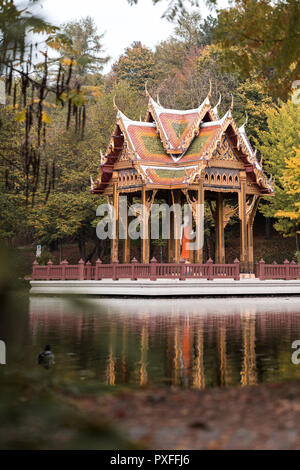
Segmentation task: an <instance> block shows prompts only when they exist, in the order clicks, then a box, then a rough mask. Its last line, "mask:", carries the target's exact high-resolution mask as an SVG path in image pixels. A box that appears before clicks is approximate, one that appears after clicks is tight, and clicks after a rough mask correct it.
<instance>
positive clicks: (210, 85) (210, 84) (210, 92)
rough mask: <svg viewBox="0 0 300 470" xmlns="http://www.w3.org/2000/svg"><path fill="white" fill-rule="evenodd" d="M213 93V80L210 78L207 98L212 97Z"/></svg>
mask: <svg viewBox="0 0 300 470" xmlns="http://www.w3.org/2000/svg"><path fill="white" fill-rule="evenodd" d="M211 94H212V81H211V79H210V80H209V92H208V95H207V98H210V97H211Z"/></svg>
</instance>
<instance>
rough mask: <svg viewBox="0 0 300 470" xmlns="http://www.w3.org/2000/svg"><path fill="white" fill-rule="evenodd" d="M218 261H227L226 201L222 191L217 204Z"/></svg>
mask: <svg viewBox="0 0 300 470" xmlns="http://www.w3.org/2000/svg"><path fill="white" fill-rule="evenodd" d="M216 263H217V264H224V263H225V239H224V202H223V194H222V193H220V192H219V193H217V206H216Z"/></svg>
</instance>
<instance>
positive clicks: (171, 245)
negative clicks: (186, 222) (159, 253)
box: [168, 193, 175, 263]
mask: <svg viewBox="0 0 300 470" xmlns="http://www.w3.org/2000/svg"><path fill="white" fill-rule="evenodd" d="M168 204H169V208H170V207H172V205H173V200H172V195H171V193H169V200H168ZM174 248H175V246H174V213H173V211H171V212H170V237H169V240H168V262H169V263H174V256H175V251H174Z"/></svg>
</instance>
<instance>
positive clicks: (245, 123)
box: [242, 111, 248, 128]
mask: <svg viewBox="0 0 300 470" xmlns="http://www.w3.org/2000/svg"><path fill="white" fill-rule="evenodd" d="M247 124H248V113H247V111H246V121H245V122H244V124H243V125H242V127H244V128H245V127H246V126H247Z"/></svg>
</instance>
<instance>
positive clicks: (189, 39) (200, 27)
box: [175, 11, 216, 48]
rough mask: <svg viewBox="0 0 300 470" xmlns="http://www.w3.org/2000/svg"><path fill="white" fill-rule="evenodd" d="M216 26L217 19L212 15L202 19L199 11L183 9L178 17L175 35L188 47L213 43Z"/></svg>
mask: <svg viewBox="0 0 300 470" xmlns="http://www.w3.org/2000/svg"><path fill="white" fill-rule="evenodd" d="M215 27H216V19H215V18H213V17H212V16H208V17H207V18H206V19H205V20H204V21H201V15H200V13H198V12H197V11H194V12H192V13H188V12H186V11H183V12H182V13H181V14H180V16H179V17H178V18H177V26H176V28H175V37H176V38H178V40H180V41H182V42H184V44H185V45H186V47H188V48H199V47H203V46H207V45H208V44H210V43H211V40H212V35H213V31H214V29H215Z"/></svg>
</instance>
